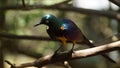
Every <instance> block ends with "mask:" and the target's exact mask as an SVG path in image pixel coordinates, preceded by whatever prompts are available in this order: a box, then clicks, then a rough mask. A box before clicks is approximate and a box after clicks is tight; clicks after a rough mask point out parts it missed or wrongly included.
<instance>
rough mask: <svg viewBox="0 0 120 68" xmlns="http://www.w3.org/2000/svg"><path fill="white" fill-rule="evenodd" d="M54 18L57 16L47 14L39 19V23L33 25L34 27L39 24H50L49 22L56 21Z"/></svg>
mask: <svg viewBox="0 0 120 68" xmlns="http://www.w3.org/2000/svg"><path fill="white" fill-rule="evenodd" d="M56 20H57V18H56V17H55V16H53V15H52V14H47V15H45V16H44V17H43V18H42V19H41V22H40V23H38V24H36V25H35V27H36V26H38V25H41V24H44V25H48V26H51V24H52V23H54V22H56Z"/></svg>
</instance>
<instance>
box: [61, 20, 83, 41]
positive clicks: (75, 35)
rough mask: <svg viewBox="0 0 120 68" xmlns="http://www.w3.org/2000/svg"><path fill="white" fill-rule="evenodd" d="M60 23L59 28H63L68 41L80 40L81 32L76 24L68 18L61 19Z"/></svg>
mask: <svg viewBox="0 0 120 68" xmlns="http://www.w3.org/2000/svg"><path fill="white" fill-rule="evenodd" d="M61 20H62V25H61V28H60V29H61V30H63V33H64V36H65V37H66V38H67V40H68V41H81V40H82V39H83V38H82V32H81V30H80V29H79V28H78V27H77V25H76V24H75V23H74V22H73V21H71V20H69V19H61Z"/></svg>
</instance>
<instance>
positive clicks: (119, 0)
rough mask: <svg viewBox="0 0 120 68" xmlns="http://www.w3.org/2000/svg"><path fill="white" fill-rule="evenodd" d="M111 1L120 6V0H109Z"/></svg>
mask: <svg viewBox="0 0 120 68" xmlns="http://www.w3.org/2000/svg"><path fill="white" fill-rule="evenodd" d="M109 1H110V2H112V3H114V4H115V5H117V6H119V7H120V0H109Z"/></svg>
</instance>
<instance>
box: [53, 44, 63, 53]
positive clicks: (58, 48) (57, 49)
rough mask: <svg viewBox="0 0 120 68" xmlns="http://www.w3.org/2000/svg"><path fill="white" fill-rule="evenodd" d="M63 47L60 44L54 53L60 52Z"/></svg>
mask: <svg viewBox="0 0 120 68" xmlns="http://www.w3.org/2000/svg"><path fill="white" fill-rule="evenodd" d="M61 48H62V46H60V47H59V48H58V49H57V50H56V51H55V52H54V54H58V51H59V50H60V49H61Z"/></svg>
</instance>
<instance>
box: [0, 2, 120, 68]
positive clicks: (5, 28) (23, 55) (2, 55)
mask: <svg viewBox="0 0 120 68" xmlns="http://www.w3.org/2000/svg"><path fill="white" fill-rule="evenodd" d="M63 1H64V0H55V1H54V0H25V3H26V6H27V5H39V4H44V5H47V6H50V5H54V4H56V3H60V2H63ZM80 2H81V1H80ZM78 3H79V0H72V1H70V3H69V4H68V5H69V6H74V7H82V6H79V4H78ZM86 3H87V2H86ZM101 3H102V2H101ZM101 3H99V4H101ZM81 4H83V5H84V2H81ZM88 4H89V2H88ZM90 4H91V3H90ZM92 4H95V3H92ZM106 4H107V3H106ZM18 5H22V0H0V35H1V33H2V34H8V35H9V34H14V35H18V36H23V35H26V36H41V37H49V36H48V34H47V32H46V26H44V25H41V26H39V27H36V28H34V27H33V26H34V25H35V24H36V23H38V22H40V20H41V18H42V17H43V16H44V15H45V14H53V15H55V16H56V17H59V18H68V19H71V20H73V21H74V22H75V23H76V25H77V26H78V27H79V28H80V29H81V30H82V32H83V33H84V34H85V36H86V37H87V38H88V39H90V40H93V41H94V43H95V44H103V43H104V42H105V40H106V39H105V38H107V37H109V36H111V35H113V34H115V33H119V32H120V24H119V21H118V20H115V19H109V18H107V17H103V16H98V15H87V14H82V13H76V12H74V11H73V12H71V11H60V10H57V9H55V10H53V9H41V8H38V9H31V10H24V9H19V10H18V9H10V8H9V10H7V8H6V9H2V8H4V7H6V6H14V7H16V6H18ZM63 7H64V6H63ZM82 8H84V7H82ZM85 8H86V7H85ZM90 9H91V8H90ZM96 10H98V11H115V12H119V9H118V8H117V7H112V5H111V4H110V3H109V2H108V5H107V8H104V6H103V8H100V9H96ZM60 45H61V44H60V42H54V41H47V40H29V39H28V40H26V39H19V38H18V39H12V38H11V39H9V38H4V37H0V68H9V65H8V64H6V63H5V62H4V60H9V61H11V62H13V63H15V64H17V65H19V64H21V63H26V62H31V61H34V60H36V59H37V58H39V57H42V56H45V55H48V54H52V53H54V51H55V50H56V49H57V48H58V47H59V46H60ZM71 45H72V44H71V43H68V45H67V46H65V47H64V48H63V49H62V50H63V51H66V50H69V49H70V48H71ZM75 48H76V49H84V48H88V47H87V46H86V45H77V46H76V47H75ZM109 55H110V56H111V57H112V58H113V59H114V60H116V61H120V59H119V58H118V57H119V55H120V54H119V51H114V52H111V53H109ZM69 63H70V65H71V67H72V68H119V67H118V65H119V64H118V65H115V64H113V63H111V62H109V61H107V60H105V59H104V58H102V57H101V56H93V57H89V58H84V59H76V60H70V61H69ZM45 68H65V67H64V66H61V65H59V64H51V65H47V66H45Z"/></svg>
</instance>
